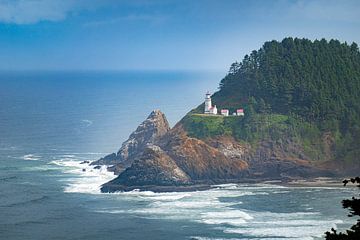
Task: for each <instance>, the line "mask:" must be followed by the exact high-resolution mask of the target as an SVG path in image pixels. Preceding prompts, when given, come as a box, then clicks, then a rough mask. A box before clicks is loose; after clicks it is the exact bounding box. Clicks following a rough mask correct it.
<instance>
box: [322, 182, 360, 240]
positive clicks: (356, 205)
mask: <svg viewBox="0 0 360 240" xmlns="http://www.w3.org/2000/svg"><path fill="white" fill-rule="evenodd" d="M349 182H351V183H353V184H355V183H356V184H357V186H358V187H360V177H356V178H351V179H350V180H344V181H343V183H344V186H346V184H347V183H349ZM342 205H343V207H344V208H347V209H349V211H350V213H349V215H348V216H349V217H354V216H360V199H359V198H355V197H352V198H351V199H345V200H343V201H342ZM325 235H326V237H325V238H326V239H327V240H355V239H360V219H357V223H356V224H355V225H353V226H352V227H351V228H350V229H349V230H346V232H345V233H342V232H339V233H338V232H337V231H336V230H335V229H333V228H332V229H331V232H326V233H325Z"/></svg>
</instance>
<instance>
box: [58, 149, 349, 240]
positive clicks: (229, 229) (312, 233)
mask: <svg viewBox="0 0 360 240" xmlns="http://www.w3.org/2000/svg"><path fill="white" fill-rule="evenodd" d="M61 157H62V158H61V159H57V160H55V161H53V162H52V164H56V165H58V166H62V167H63V172H64V173H65V174H69V176H70V177H69V179H67V180H66V186H65V189H64V191H65V192H81V193H91V194H94V193H100V186H101V184H103V183H105V182H107V181H110V180H111V179H113V178H114V177H116V176H114V175H113V174H112V173H110V172H108V171H107V170H106V167H105V166H104V167H102V168H101V169H93V166H89V165H88V164H80V162H81V161H80V160H79V158H78V157H77V156H76V154H64V155H62V156H61ZM82 160H84V159H82ZM83 169H85V171H83ZM284 192H291V188H288V187H281V186H280V187H279V186H274V185H269V184H257V185H246V184H242V185H241V184H240V185H239V184H226V185H217V186H215V188H213V189H210V190H206V191H193V192H169V193H154V192H151V191H138V190H134V191H130V192H118V193H116V194H104V195H103V196H104V197H108V198H110V199H111V198H112V199H114V200H115V201H120V202H121V203H120V204H119V207H115V208H114V207H109V208H108V209H107V208H104V209H97V210H96V209H95V211H96V212H99V213H104V214H106V213H107V214H131V215H134V216H138V217H143V218H149V219H167V220H173V221H178V220H184V221H192V222H196V223H201V224H206V225H209V226H211V227H213V228H215V229H218V230H221V231H223V232H224V234H225V236H226V235H227V234H229V236H228V237H229V238H225V239H231V237H234V234H241V239H247V238H248V239H254V238H255V239H256V238H257V239H262V238H264V237H265V236H266V237H267V239H276V240H279V239H289V238H290V239H304V240H307V239H314V238H317V237H321V236H322V235H323V233H324V232H325V231H326V230H328V229H330V228H331V227H335V228H336V224H341V223H342V221H339V220H335V219H327V220H324V219H323V218H322V217H321V215H320V213H319V212H315V211H313V212H291V213H276V212H268V211H254V210H253V211H250V210H246V209H241V208H240V207H239V206H241V204H242V202H241V198H242V197H243V196H256V195H268V194H278V193H284ZM223 198H226V199H227V200H226V201H224V200H223ZM129 206H133V207H129ZM305 207H307V208H308V210H310V211H311V209H310V208H309V206H305ZM235 236H236V235H235ZM193 238H194V239H199V240H202V239H209V240H218V239H219V240H220V239H221V238H206V237H202V236H196V237H193ZM233 239H236V238H233Z"/></svg>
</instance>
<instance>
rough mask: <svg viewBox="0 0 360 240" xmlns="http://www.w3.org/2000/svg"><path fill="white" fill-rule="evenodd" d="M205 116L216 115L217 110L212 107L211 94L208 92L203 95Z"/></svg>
mask: <svg viewBox="0 0 360 240" xmlns="http://www.w3.org/2000/svg"><path fill="white" fill-rule="evenodd" d="M204 113H205V114H215V115H216V114H217V108H216V105H215V106H212V104H211V94H210V93H209V92H207V93H206V95H205V110H204Z"/></svg>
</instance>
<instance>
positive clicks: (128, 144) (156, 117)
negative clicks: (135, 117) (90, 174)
mask: <svg viewBox="0 0 360 240" xmlns="http://www.w3.org/2000/svg"><path fill="white" fill-rule="evenodd" d="M169 129H170V126H169V123H168V121H167V119H166V117H165V115H164V114H163V113H162V112H161V111H160V110H154V111H152V112H151V113H150V115H149V116H148V117H147V119H146V120H145V121H143V122H142V123H141V124H140V125H139V126H138V127H137V129H136V130H135V131H134V132H133V133H131V135H130V136H129V138H128V139H127V140H126V141H125V142H124V143H123V144H122V146H121V148H120V149H119V151H118V152H117V153H112V154H109V155H107V156H105V157H103V158H101V159H99V160H97V161H95V162H93V163H92V165H115V164H119V163H121V165H122V168H127V167H129V166H130V165H131V164H132V162H133V161H134V159H135V158H136V157H138V156H139V155H141V154H142V152H143V151H144V149H145V147H146V146H147V144H152V143H155V141H156V140H157V139H158V138H159V137H161V136H163V135H164V134H165V133H167V132H168V131H169Z"/></svg>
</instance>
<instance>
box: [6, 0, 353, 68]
mask: <svg viewBox="0 0 360 240" xmlns="http://www.w3.org/2000/svg"><path fill="white" fill-rule="evenodd" d="M287 36H292V37H300V38H303V37H305V38H310V39H316V38H317V39H321V38H326V39H330V38H337V39H339V40H341V41H347V42H349V43H351V42H353V41H355V42H357V43H360V1H357V0H354V1H351V0H336V1H334V0H320V1H315V0H314V1H311V0H308V1H305V0H303V1H301V0H298V1H297V0H273V1H270V0H262V1H260V0H259V1H241V0H237V1H231V0H222V1H220V0H219V1H212V0H203V1H201V0H198V1H196V0H192V1H187V0H182V1H165V0H158V1H156V0H154V1H145V0H141V1H135V0H132V1H115V0H101V1H100V0H0V69H2V70H29V69H30V70H38V69H40V70H41V69H44V70H78V69H80V70H88V69H91V70H136V69H145V70H216V71H218V70H221V71H224V70H227V69H228V67H229V66H230V64H231V63H232V62H234V61H236V60H241V59H242V58H243V56H244V55H245V54H246V53H249V52H250V51H251V50H253V49H259V48H260V47H261V45H262V44H263V42H265V41H268V40H273V39H276V40H281V39H282V38H284V37H287Z"/></svg>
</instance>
